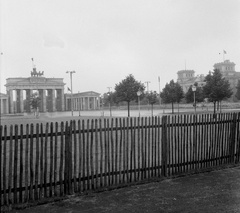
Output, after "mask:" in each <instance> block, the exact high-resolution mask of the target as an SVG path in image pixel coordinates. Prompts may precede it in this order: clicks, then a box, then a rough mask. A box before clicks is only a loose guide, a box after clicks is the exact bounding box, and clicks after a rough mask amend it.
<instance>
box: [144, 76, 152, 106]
mask: <svg viewBox="0 0 240 213" xmlns="http://www.w3.org/2000/svg"><path fill="white" fill-rule="evenodd" d="M149 83H151V82H150V81H145V84H147V93H148V92H149V88H148V84H149ZM147 108H148V110H149V100H148V101H147Z"/></svg>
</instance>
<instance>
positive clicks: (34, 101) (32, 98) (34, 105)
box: [29, 93, 41, 116]
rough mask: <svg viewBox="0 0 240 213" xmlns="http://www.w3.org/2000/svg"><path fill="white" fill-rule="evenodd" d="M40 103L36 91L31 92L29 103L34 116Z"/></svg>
mask: <svg viewBox="0 0 240 213" xmlns="http://www.w3.org/2000/svg"><path fill="white" fill-rule="evenodd" d="M40 104H41V98H40V97H39V96H38V93H33V94H32V95H31V96H30V100H29V105H30V106H31V108H32V109H33V111H34V113H35V115H36V116H38V109H39V107H40Z"/></svg>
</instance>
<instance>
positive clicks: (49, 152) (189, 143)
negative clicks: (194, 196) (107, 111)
mask: <svg viewBox="0 0 240 213" xmlns="http://www.w3.org/2000/svg"><path fill="white" fill-rule="evenodd" d="M239 118H240V114H239V113H238V114H237V113H228V114H218V115H217V116H216V118H214V117H213V115H211V114H205V115H198V116H195V115H181V116H163V117H148V118H112V119H95V120H94V119H93V120H87V121H85V120H78V121H71V122H66V123H63V122H62V123H60V124H59V123H55V124H54V123H50V124H49V123H47V124H46V125H43V124H37V125H36V126H33V124H30V125H28V124H27V125H26V126H23V125H20V126H18V125H15V126H10V127H9V128H8V127H7V126H1V127H0V137H1V144H0V160H1V161H0V171H1V178H0V186H1V189H0V192H1V194H0V199H1V200H0V203H1V205H11V204H19V203H27V202H32V201H39V200H41V199H46V198H48V197H61V196H64V195H68V194H73V193H76V192H78V193H79V192H84V191H87V190H92V191H94V190H99V189H104V188H109V187H116V186H121V185H126V184H131V183H136V182H139V181H145V180H151V179H155V178H161V177H165V176H173V175H179V174H182V173H189V172H194V171H196V170H197V171H199V170H201V169H207V168H211V167H214V166H221V165H224V164H233V163H238V162H239V158H240V134H239V132H240V131H239V128H240V126H239V121H240V119H239Z"/></svg>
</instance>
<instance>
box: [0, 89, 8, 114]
mask: <svg viewBox="0 0 240 213" xmlns="http://www.w3.org/2000/svg"><path fill="white" fill-rule="evenodd" d="M0 107H1V108H0V114H8V113H9V108H8V95H6V94H3V93H0Z"/></svg>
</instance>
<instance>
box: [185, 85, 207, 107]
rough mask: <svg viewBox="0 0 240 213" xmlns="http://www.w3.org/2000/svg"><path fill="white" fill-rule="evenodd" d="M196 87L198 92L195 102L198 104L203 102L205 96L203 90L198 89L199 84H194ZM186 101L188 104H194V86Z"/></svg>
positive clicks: (190, 89) (189, 90)
mask: <svg viewBox="0 0 240 213" xmlns="http://www.w3.org/2000/svg"><path fill="white" fill-rule="evenodd" d="M194 86H196V92H195V100H196V102H203V100H204V95H203V88H202V87H198V83H197V82H196V83H194ZM185 99H186V102H187V103H193V102H194V93H193V90H192V85H191V86H190V87H189V89H188V91H187V93H186V94H185Z"/></svg>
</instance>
